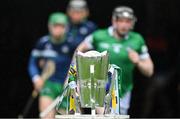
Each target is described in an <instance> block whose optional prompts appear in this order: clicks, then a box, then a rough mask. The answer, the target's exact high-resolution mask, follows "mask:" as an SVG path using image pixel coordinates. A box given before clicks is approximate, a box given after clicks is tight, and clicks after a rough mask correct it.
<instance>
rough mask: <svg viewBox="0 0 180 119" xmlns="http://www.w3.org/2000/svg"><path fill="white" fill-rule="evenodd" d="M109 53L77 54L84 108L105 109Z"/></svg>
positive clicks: (81, 97) (90, 52) (78, 74)
mask: <svg viewBox="0 0 180 119" xmlns="http://www.w3.org/2000/svg"><path fill="white" fill-rule="evenodd" d="M108 64H109V59H108V53H107V52H106V51H104V52H102V53H99V52H97V51H89V52H86V53H82V52H77V54H76V65H77V72H78V73H77V82H78V85H79V90H80V102H81V107H83V108H92V109H94V108H95V107H103V106H104V97H105V95H106V89H105V85H106V83H107V72H108Z"/></svg>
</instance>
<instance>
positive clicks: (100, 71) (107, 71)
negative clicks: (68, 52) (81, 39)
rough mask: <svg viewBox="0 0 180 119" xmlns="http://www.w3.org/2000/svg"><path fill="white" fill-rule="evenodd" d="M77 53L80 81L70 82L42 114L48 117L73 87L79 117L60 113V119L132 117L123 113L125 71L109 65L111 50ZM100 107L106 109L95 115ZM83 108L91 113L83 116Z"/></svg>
mask: <svg viewBox="0 0 180 119" xmlns="http://www.w3.org/2000/svg"><path fill="white" fill-rule="evenodd" d="M75 56H76V72H77V75H76V78H77V80H76V81H71V82H69V84H68V85H67V86H66V88H65V89H64V91H63V93H62V94H61V95H60V96H58V97H57V99H56V100H55V101H54V102H53V103H52V104H51V105H50V106H49V107H48V108H47V109H46V110H45V111H44V112H42V113H41V115H42V116H41V117H44V115H46V114H47V113H48V112H50V110H52V109H53V108H54V107H55V106H57V105H60V104H61V102H62V99H63V98H64V96H65V95H67V96H68V93H67V92H68V90H73V92H74V94H73V97H74V100H75V116H72V115H66V116H64V115H62V116H61V115H56V118H62V117H63V118H66V117H67V118H68V119H71V118H83V119H84V118H93V119H94V118H101V119H102V118H112V119H119V118H129V116H128V115H120V97H119V90H120V88H121V84H120V82H119V81H120V76H121V74H119V72H121V69H120V68H119V67H117V66H116V65H113V64H112V65H110V64H109V57H108V53H107V51H104V52H102V53H99V52H97V51H88V52H86V53H82V52H79V51H77V52H76V54H75ZM69 96H71V95H69ZM67 107H68V106H67ZM98 107H101V108H103V109H104V111H103V112H104V113H103V114H102V115H95V109H96V108H98ZM80 108H91V115H82V114H81V110H80ZM67 114H68V113H67Z"/></svg>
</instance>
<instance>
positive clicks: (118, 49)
mask: <svg viewBox="0 0 180 119" xmlns="http://www.w3.org/2000/svg"><path fill="white" fill-rule="evenodd" d="M135 22H136V17H135V16H134V13H133V10H132V9H131V8H129V7H124V6H120V7H117V8H115V9H114V11H113V15H112V26H110V27H109V28H107V29H102V30H98V31H95V32H94V33H93V34H91V35H89V36H88V37H87V38H86V39H85V40H84V41H83V42H82V43H81V44H80V46H79V47H78V48H77V49H78V50H79V51H86V50H90V49H95V50H97V51H99V52H102V51H104V50H107V51H108V52H109V57H110V63H111V64H116V65H117V66H119V67H121V68H122V79H121V86H122V87H121V90H120V92H121V93H120V94H119V96H120V112H121V114H127V113H128V109H129V105H130V98H131V91H132V89H133V69H134V67H137V68H138V69H139V70H140V71H141V72H142V73H143V74H144V75H145V76H148V77H150V76H152V74H153V62H152V60H151V58H150V55H149V53H148V50H147V46H146V44H145V42H144V39H143V37H142V36H141V35H140V34H139V33H136V32H133V31H132V29H133V27H134V24H135ZM119 73H120V72H119ZM99 111H101V110H99ZM101 112H102V111H101ZM101 112H100V113H101Z"/></svg>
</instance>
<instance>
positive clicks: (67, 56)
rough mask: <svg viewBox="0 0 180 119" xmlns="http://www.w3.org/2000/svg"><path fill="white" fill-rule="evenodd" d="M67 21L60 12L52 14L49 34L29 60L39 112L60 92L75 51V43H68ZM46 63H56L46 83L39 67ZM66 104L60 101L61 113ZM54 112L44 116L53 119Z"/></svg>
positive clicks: (43, 38) (40, 41)
mask: <svg viewBox="0 0 180 119" xmlns="http://www.w3.org/2000/svg"><path fill="white" fill-rule="evenodd" d="M67 25H68V19H67V16H66V15H64V14H63V13H59V12H57V13H53V14H52V15H50V17H49V21H48V29H49V35H46V36H43V37H42V38H40V40H39V41H38V42H37V44H36V46H35V48H34V49H33V50H32V53H31V57H30V61H29V73H30V76H31V78H32V81H33V84H34V88H35V89H36V90H37V91H39V92H40V98H39V110H40V112H42V111H43V110H44V109H46V108H47V107H48V106H49V105H50V104H51V103H52V101H53V100H54V99H55V98H56V97H57V96H58V95H59V94H61V93H62V90H63V84H64V80H65V78H66V74H67V71H68V69H69V65H70V62H71V58H72V55H73V52H74V49H75V46H74V43H73V42H74V41H70V40H69V39H68V38H69V37H68V34H67ZM47 60H52V61H53V62H54V63H55V66H56V69H55V73H54V74H53V75H52V76H51V77H50V78H49V79H48V80H46V81H44V80H42V78H41V76H40V75H41V70H42V67H43V66H44V65H45V64H46V61H47ZM66 107H67V105H66V102H65V101H63V103H62V104H61V107H60V108H61V110H60V112H61V113H64V112H65V109H66ZM54 114H55V111H52V112H50V113H49V114H48V115H47V117H49V118H53V117H54Z"/></svg>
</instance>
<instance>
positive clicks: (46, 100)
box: [39, 96, 55, 118]
mask: <svg viewBox="0 0 180 119" xmlns="http://www.w3.org/2000/svg"><path fill="white" fill-rule="evenodd" d="M52 102H53V99H52V98H50V97H48V96H40V98H39V110H40V112H43V111H44V110H45V109H46V108H47V107H48V106H49V105H50V104H51V103H52ZM54 116H55V110H52V111H51V112H49V113H48V114H47V115H46V117H44V118H54Z"/></svg>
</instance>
